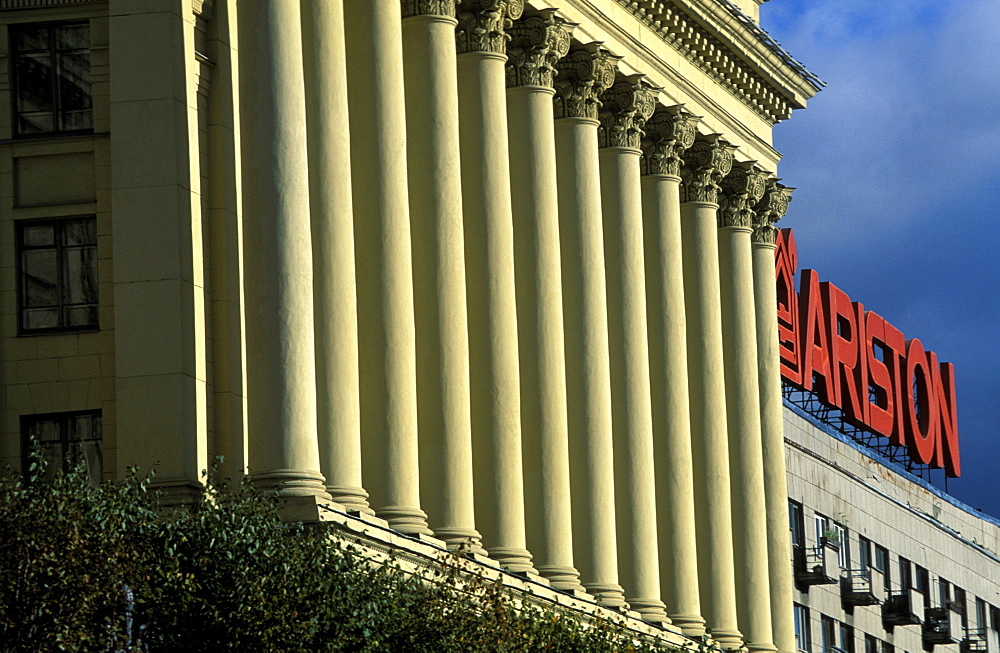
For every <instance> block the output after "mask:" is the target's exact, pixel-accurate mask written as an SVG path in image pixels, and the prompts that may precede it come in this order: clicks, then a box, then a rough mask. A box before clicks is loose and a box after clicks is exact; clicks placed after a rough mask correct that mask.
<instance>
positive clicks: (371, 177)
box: [344, 0, 430, 534]
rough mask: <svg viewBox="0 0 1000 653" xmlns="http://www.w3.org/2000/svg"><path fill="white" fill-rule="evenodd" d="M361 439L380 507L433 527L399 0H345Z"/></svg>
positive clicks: (402, 526)
mask: <svg viewBox="0 0 1000 653" xmlns="http://www.w3.org/2000/svg"><path fill="white" fill-rule="evenodd" d="M344 17H345V20H346V25H347V26H348V30H349V31H348V38H347V64H348V67H347V88H348V93H349V95H348V99H349V107H348V108H349V111H350V118H351V119H350V136H351V175H352V178H353V189H354V234H355V254H356V267H357V284H358V338H359V340H358V352H359V358H360V370H361V377H360V381H361V445H362V472H363V474H364V479H365V488H366V489H367V490H368V491H369V492H370V494H371V503H372V506H373V507H374V508H375V514H376V515H378V516H379V517H382V518H384V519H386V520H387V521H388V522H389V525H390V526H392V527H393V528H395V529H396V530H398V531H400V532H403V533H407V534H419V533H424V534H430V529H428V528H427V517H426V515H425V514H424V512H423V511H422V510H421V509H420V489H419V488H420V481H419V461H418V446H417V388H416V385H417V373H416V340H415V339H416V335H415V327H414V306H413V279H412V268H411V260H410V210H409V202H408V198H407V192H408V189H407V174H406V172H407V171H406V117H405V112H404V103H403V37H402V27H401V20H402V18H401V15H400V6H399V3H397V2H390V1H383V2H371V0H346V1H345V3H344Z"/></svg>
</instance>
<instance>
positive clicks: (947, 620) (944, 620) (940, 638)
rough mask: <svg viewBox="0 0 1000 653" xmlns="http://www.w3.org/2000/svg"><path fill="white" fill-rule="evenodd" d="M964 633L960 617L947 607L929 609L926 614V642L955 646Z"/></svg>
mask: <svg viewBox="0 0 1000 653" xmlns="http://www.w3.org/2000/svg"><path fill="white" fill-rule="evenodd" d="M961 632H962V624H961V621H960V616H959V614H958V613H957V612H955V611H954V610H951V609H949V608H947V607H939V608H927V610H926V611H925V613H924V642H925V643H927V644H954V643H955V642H957V641H958V635H959V633H961Z"/></svg>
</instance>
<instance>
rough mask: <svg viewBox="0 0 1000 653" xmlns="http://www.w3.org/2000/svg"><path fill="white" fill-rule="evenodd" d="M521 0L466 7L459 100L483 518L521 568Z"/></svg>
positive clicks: (494, 552) (500, 550) (527, 562)
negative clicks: (516, 28)
mask: <svg viewBox="0 0 1000 653" xmlns="http://www.w3.org/2000/svg"><path fill="white" fill-rule="evenodd" d="M523 7H524V6H523V3H521V2H519V1H515V0H464V1H463V2H461V3H460V4H459V7H458V32H457V34H458V52H459V55H458V99H459V126H460V128H461V131H460V145H461V156H462V170H463V176H462V209H463V212H464V214H465V260H466V283H467V284H468V287H469V291H468V296H469V350H470V352H471V358H470V374H471V385H472V437H473V449H474V452H475V459H474V460H475V462H474V464H475V467H474V473H475V489H476V516H477V519H478V523H479V525H480V528H481V531H482V533H483V543H484V544H485V545H486V550H487V551H488V552H489V554H490V556H491V557H493V558H494V559H495V560H497V562H499V563H500V564H501V565H503V566H505V567H507V568H508V569H510V570H512V571H517V572H528V571H533V569H532V566H531V554H529V553H528V550H527V548H526V542H525V528H524V483H523V473H522V460H521V407H520V400H521V398H520V387H519V383H518V352H517V315H516V308H515V303H516V299H515V292H516V291H515V287H514V226H513V222H512V221H513V218H512V213H511V211H512V209H511V198H510V195H511V187H510V160H509V154H508V149H507V108H506V107H507V98H506V90H505V87H506V85H505V83H504V74H505V73H504V63H505V62H506V60H507V57H506V56H505V54H504V49H505V46H506V41H507V36H506V34H505V30H506V29H507V27H509V26H510V23H511V21H512V20H513V19H515V18H517V17H518V16H520V13H521V10H522V9H523Z"/></svg>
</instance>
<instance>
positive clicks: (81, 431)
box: [21, 410, 103, 485]
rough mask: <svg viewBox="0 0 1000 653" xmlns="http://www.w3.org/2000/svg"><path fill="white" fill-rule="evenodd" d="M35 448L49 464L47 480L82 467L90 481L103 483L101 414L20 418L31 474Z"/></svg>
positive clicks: (25, 455) (85, 412)
mask: <svg viewBox="0 0 1000 653" xmlns="http://www.w3.org/2000/svg"><path fill="white" fill-rule="evenodd" d="M32 446H35V447H37V448H38V450H39V452H40V453H41V458H42V460H44V461H45V462H46V468H45V477H46V478H51V477H52V476H54V475H55V474H56V473H57V472H59V471H65V470H66V469H68V468H69V467H70V466H73V465H78V464H83V465H84V467H85V468H86V469H87V474H88V476H90V482H91V483H93V484H95V485H96V484H98V483H100V482H101V474H102V472H103V461H102V458H103V450H102V449H103V448H102V443H101V411H99V410H87V411H78V412H72V413H48V414H45V415H23V416H22V417H21V451H22V452H23V460H24V463H23V464H24V472H25V473H28V472H29V469H28V465H29V460H30V457H29V456H28V452H29V451H30V450H31V447H32Z"/></svg>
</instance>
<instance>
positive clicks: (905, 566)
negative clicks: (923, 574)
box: [899, 556, 914, 590]
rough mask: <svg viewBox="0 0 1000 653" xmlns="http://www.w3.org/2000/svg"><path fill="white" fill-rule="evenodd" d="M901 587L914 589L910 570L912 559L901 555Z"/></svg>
mask: <svg viewBox="0 0 1000 653" xmlns="http://www.w3.org/2000/svg"><path fill="white" fill-rule="evenodd" d="M899 589H901V590H908V589H914V587H913V576H912V575H911V571H910V561H909V560H907V559H906V558H904V557H903V556H899Z"/></svg>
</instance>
